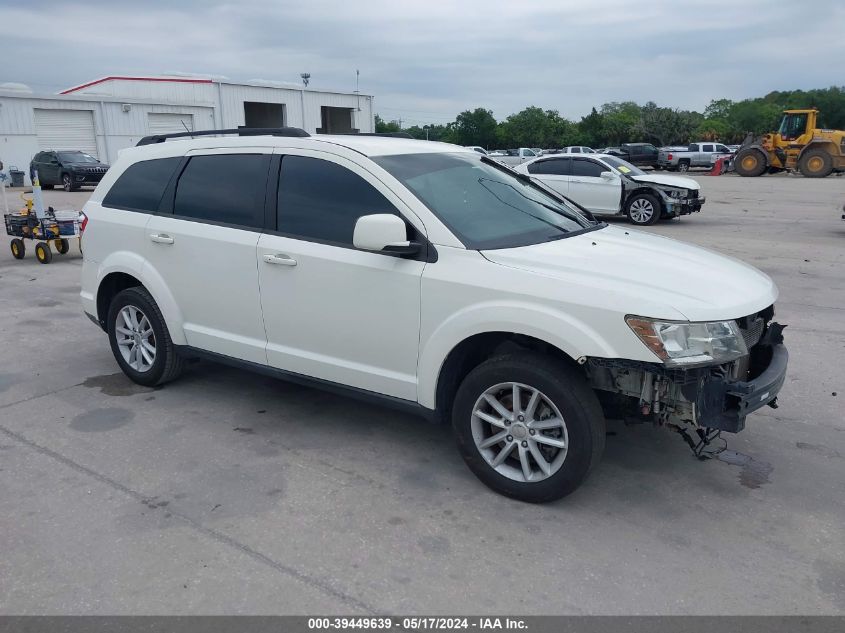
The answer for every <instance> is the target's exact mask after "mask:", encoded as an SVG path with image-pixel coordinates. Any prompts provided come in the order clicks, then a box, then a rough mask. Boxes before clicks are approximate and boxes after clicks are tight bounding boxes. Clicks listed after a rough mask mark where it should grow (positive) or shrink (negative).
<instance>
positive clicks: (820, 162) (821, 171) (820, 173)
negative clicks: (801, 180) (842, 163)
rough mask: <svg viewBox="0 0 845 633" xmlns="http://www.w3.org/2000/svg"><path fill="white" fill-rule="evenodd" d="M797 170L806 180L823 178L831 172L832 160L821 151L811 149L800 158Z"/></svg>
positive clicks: (827, 154)
mask: <svg viewBox="0 0 845 633" xmlns="http://www.w3.org/2000/svg"><path fill="white" fill-rule="evenodd" d="M798 169H799V170H800V171H801V173H802V174H803V175H804V177H806V178H825V177H827V176H829V175H830V172H832V171H833V160H831V158H830V154H829V153H827V152H826V151H824V150H823V149H811V150H810V151H808V152H805V153H804V155H803V156H802V157H801V163H800V164H799V166H798Z"/></svg>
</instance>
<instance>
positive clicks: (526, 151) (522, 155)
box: [490, 147, 540, 165]
mask: <svg viewBox="0 0 845 633" xmlns="http://www.w3.org/2000/svg"><path fill="white" fill-rule="evenodd" d="M539 155H540V154H538V153H537V152H536V151H535V150H533V149H531V148H530V147H520V148H517V149H508V150H505V152H504V153H502V152H493V153H492V154H490V158H492V159H493V160H495V161H498V162H500V163H502V164H503V165H519V164H521V163H524V162H525V161H527V160H531V159H533V158H536V157H537V156H539Z"/></svg>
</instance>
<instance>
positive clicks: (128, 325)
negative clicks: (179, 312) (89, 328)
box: [106, 287, 182, 387]
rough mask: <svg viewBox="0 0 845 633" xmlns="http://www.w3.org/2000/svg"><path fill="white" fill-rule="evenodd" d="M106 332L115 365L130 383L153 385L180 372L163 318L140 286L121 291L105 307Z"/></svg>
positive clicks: (172, 377)
mask: <svg viewBox="0 0 845 633" xmlns="http://www.w3.org/2000/svg"><path fill="white" fill-rule="evenodd" d="M107 318H108V321H107V322H106V324H107V325H108V334H109V342H110V343H111V348H112V353H113V354H114V357H115V359H116V360H117V364H118V365H120V368H121V369H122V370H123V373H124V374H126V375H127V376H128V377H129V378H130V379H131V380H133V381H134V382H136V383H138V384H140V385H145V386H147V387H154V386H155V385H160V384H162V383H164V382H167V381H168V380H172V379H174V378H176V376H178V375H179V374H180V373H181V371H182V359H181V357H180V356H179V355H178V354H177V353H176V348H175V346H174V345H173V341H172V340H171V339H170V333H169V332H168V331H167V325H166V324H165V322H164V317H163V316H162V314H161V310H160V309H159V307H158V305H157V304H156V302H155V300H154V299H153V298H152V296H150V293H148V292H147V291H146V290H145V289H144V288H141V287H135V288H127V289H126V290H122V291H121V292H119V293H118V294H117V295H115V297H114V299H112V302H111V305H110V306H109V313H108V317H107Z"/></svg>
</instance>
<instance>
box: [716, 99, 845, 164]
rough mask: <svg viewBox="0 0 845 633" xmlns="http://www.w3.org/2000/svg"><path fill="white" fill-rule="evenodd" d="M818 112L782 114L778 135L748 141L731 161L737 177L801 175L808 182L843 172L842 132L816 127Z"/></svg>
mask: <svg viewBox="0 0 845 633" xmlns="http://www.w3.org/2000/svg"><path fill="white" fill-rule="evenodd" d="M818 114H819V111H818V110H816V109H815V108H813V109H811V110H784V113H783V119H782V120H781V122H780V127H779V128H778V131H777V132H770V133H768V134H764V135H763V136H760V137H757V138H747V139H746V140H745V143H743V144H742V147H740V148H739V150H738V151H737V153H736V156H735V157H734V160H733V163H734V170H735V171H736V173H738V174H739V175H740V176H761V175H762V174H764V173H770V174H771V173H775V172H778V171H785V170H789V171H794V170H796V169H797V170H798V171H800V172H801V173H802V174H803V175H804V176H806V177H807V178H824V177H825V176H828V175H830V174H831V172H834V171H845V131H843V130H822V129H818V128H817V127H816V119H817V118H818Z"/></svg>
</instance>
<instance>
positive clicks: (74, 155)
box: [59, 152, 99, 163]
mask: <svg viewBox="0 0 845 633" xmlns="http://www.w3.org/2000/svg"><path fill="white" fill-rule="evenodd" d="M59 160H60V161H61V162H63V163H97V162H99V161H98V160H97V159H96V158H94V157H93V156H91V155H90V154H83V153H82V152H59Z"/></svg>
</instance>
